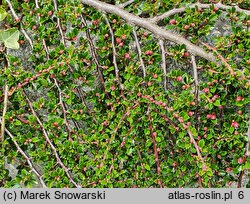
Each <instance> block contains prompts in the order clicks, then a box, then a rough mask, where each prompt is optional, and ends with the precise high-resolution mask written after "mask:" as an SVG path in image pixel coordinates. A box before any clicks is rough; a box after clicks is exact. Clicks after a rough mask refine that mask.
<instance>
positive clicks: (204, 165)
mask: <svg viewBox="0 0 250 204" xmlns="http://www.w3.org/2000/svg"><path fill="white" fill-rule="evenodd" d="M187 133H188V135H189V137H190V140H191V142H192V143H193V144H194V146H195V149H196V152H197V155H198V157H199V159H200V160H201V162H202V169H203V170H204V171H205V170H207V165H206V164H205V162H204V159H203V157H202V155H201V152H200V148H199V146H198V144H197V142H196V141H195V139H194V137H193V134H192V132H191V131H190V130H189V129H187Z"/></svg>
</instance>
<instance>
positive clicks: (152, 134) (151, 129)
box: [148, 114, 163, 188]
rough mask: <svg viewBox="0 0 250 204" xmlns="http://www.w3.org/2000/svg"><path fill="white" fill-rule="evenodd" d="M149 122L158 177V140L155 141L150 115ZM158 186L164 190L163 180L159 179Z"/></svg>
mask: <svg viewBox="0 0 250 204" xmlns="http://www.w3.org/2000/svg"><path fill="white" fill-rule="evenodd" d="M148 121H149V131H150V135H151V140H152V143H153V145H154V157H155V162H156V172H157V174H158V176H159V177H160V176H161V163H160V160H159V156H158V150H157V144H156V140H155V137H156V135H155V133H154V132H153V126H152V122H151V121H152V119H151V117H150V114H148ZM158 184H159V185H160V187H161V188H162V187H163V186H162V180H161V179H158Z"/></svg>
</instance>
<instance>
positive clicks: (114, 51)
mask: <svg viewBox="0 0 250 204" xmlns="http://www.w3.org/2000/svg"><path fill="white" fill-rule="evenodd" d="M103 15H104V18H105V21H106V23H107V24H108V27H109V32H110V35H111V44H112V48H113V64H114V67H115V78H116V81H117V82H118V83H119V86H120V89H121V95H122V97H123V99H126V98H125V96H124V94H123V90H124V86H123V85H122V83H121V80H120V77H119V69H118V65H117V61H116V55H117V52H116V48H115V36H114V32H113V30H112V27H111V25H110V23H109V20H108V18H107V16H106V15H105V14H103Z"/></svg>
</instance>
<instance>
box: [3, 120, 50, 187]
mask: <svg viewBox="0 0 250 204" xmlns="http://www.w3.org/2000/svg"><path fill="white" fill-rule="evenodd" d="M0 123H1V124H2V123H3V120H1V118H0ZM5 132H6V133H7V134H8V135H9V136H10V138H11V139H12V142H13V143H14V144H15V146H16V148H17V150H18V151H19V152H20V153H21V155H22V156H23V157H24V158H25V160H26V161H27V163H28V165H29V166H30V169H31V171H32V172H33V173H34V174H35V175H36V176H37V178H38V179H39V181H40V183H41V184H42V187H43V188H47V186H46V184H45V183H44V181H43V179H42V177H43V175H41V174H40V173H39V172H38V170H37V169H36V168H35V166H34V165H33V163H32V161H31V158H30V157H29V156H28V155H27V154H26V153H25V152H24V151H23V150H22V148H21V147H20V146H19V145H18V143H17V142H16V140H15V137H14V135H12V134H11V132H10V131H9V130H8V129H7V128H5Z"/></svg>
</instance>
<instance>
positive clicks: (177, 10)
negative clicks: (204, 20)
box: [150, 2, 250, 23]
mask: <svg viewBox="0 0 250 204" xmlns="http://www.w3.org/2000/svg"><path fill="white" fill-rule="evenodd" d="M211 5H212V4H202V3H199V2H198V3H194V4H190V5H187V6H184V7H181V8H174V9H171V10H169V11H167V12H166V13H163V14H161V15H159V16H155V17H153V18H151V19H150V21H151V22H152V23H158V22H159V21H161V20H163V19H165V18H168V17H170V16H173V15H175V14H179V13H182V12H184V11H185V10H186V9H187V8H195V7H197V8H202V9H208V8H210V7H211ZM214 6H215V7H217V8H219V9H221V10H228V9H232V8H235V9H236V11H237V12H243V13H245V14H246V15H250V11H249V10H245V9H241V8H239V7H238V6H226V5H224V4H221V3H220V2H219V3H216V4H214Z"/></svg>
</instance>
